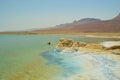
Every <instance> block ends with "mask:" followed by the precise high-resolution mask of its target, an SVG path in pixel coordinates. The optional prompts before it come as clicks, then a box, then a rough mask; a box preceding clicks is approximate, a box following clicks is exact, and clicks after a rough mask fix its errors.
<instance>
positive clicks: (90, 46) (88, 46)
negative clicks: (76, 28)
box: [85, 43, 104, 49]
mask: <svg viewBox="0 0 120 80" xmlns="http://www.w3.org/2000/svg"><path fill="white" fill-rule="evenodd" d="M85 48H90V49H104V47H103V46H102V45H100V44H95V43H89V44H87V45H86V46H85Z"/></svg>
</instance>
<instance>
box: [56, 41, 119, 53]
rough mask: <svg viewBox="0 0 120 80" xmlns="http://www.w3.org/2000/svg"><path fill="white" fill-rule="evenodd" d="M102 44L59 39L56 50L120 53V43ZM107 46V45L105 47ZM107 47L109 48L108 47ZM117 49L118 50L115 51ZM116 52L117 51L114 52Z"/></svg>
mask: <svg viewBox="0 0 120 80" xmlns="http://www.w3.org/2000/svg"><path fill="white" fill-rule="evenodd" d="M110 43H111V42H102V43H85V42H75V41H73V40H70V39H60V41H59V43H58V45H57V46H56V49H58V50H60V51H62V50H64V51H79V50H80V48H82V49H84V50H85V51H90V52H91V51H92V52H106V51H110V52H112V51H113V50H115V51H114V52H113V53H120V41H119V42H117V41H114V43H113V42H112V43H111V44H110ZM106 44H107V45H106ZM108 45H109V46H108ZM117 49H118V50H117ZM116 50H117V51H116Z"/></svg>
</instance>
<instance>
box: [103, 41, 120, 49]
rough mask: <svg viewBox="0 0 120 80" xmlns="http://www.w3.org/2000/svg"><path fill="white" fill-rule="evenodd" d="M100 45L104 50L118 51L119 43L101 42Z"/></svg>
mask: <svg viewBox="0 0 120 80" xmlns="http://www.w3.org/2000/svg"><path fill="white" fill-rule="evenodd" d="M101 45H102V46H103V47H105V49H109V50H113V49H120V41H107V42H102V43H101Z"/></svg>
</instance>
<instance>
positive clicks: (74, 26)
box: [32, 14, 120, 33]
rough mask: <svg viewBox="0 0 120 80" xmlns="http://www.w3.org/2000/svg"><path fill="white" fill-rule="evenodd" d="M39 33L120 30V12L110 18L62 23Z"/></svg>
mask: <svg viewBox="0 0 120 80" xmlns="http://www.w3.org/2000/svg"><path fill="white" fill-rule="evenodd" d="M32 32H37V33H39V32H40V33H79V32H120V14H119V15H118V16H116V17H115V18H113V19H110V20H100V19H95V18H84V19H81V20H78V21H73V22H72V23H66V24H60V25H57V26H55V27H52V28H49V29H46V30H34V31H32Z"/></svg>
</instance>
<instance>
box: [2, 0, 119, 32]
mask: <svg viewBox="0 0 120 80" xmlns="http://www.w3.org/2000/svg"><path fill="white" fill-rule="evenodd" d="M119 13H120V0H0V31H16V30H17V31H19V30H27V29H34V28H47V27H52V26H55V25H58V24H63V23H70V22H73V21H74V20H79V19H82V18H99V19H102V20H107V19H112V18H114V17H115V16H117V15H118V14H119Z"/></svg>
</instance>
